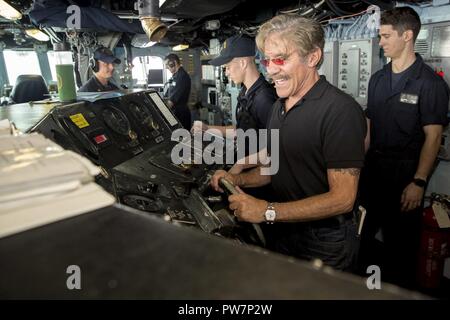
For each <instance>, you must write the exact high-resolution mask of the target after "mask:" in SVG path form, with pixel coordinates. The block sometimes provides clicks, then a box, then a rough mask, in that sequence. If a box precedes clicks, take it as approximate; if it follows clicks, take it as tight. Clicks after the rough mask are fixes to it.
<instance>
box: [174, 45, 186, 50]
mask: <svg viewBox="0 0 450 320" xmlns="http://www.w3.org/2000/svg"><path fill="white" fill-rule="evenodd" d="M188 48H189V45H188V44H179V45H176V46H175V47H173V48H172V50H173V51H183V50H186V49H188Z"/></svg>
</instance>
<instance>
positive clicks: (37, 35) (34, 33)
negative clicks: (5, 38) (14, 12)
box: [25, 29, 50, 42]
mask: <svg viewBox="0 0 450 320" xmlns="http://www.w3.org/2000/svg"><path fill="white" fill-rule="evenodd" d="M25 33H26V34H27V35H29V36H30V37H32V38H34V39H36V40H39V41H44V42H45V41H50V37H49V36H48V35H46V34H45V33H44V32H42V31H41V30H39V29H26V30H25Z"/></svg>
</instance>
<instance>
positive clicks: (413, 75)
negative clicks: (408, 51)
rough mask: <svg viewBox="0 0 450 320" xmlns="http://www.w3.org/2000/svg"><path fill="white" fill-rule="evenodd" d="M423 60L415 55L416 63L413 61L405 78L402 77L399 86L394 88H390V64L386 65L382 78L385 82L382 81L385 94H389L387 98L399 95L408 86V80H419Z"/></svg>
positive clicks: (418, 55)
mask: <svg viewBox="0 0 450 320" xmlns="http://www.w3.org/2000/svg"><path fill="white" fill-rule="evenodd" d="M423 65H424V63H423V59H422V57H421V56H420V54H418V53H416V61H414V63H413V64H412V65H411V66H410V67H409V68H408V69H406V70H405V71H406V72H407V73H406V77H404V78H403V79H401V80H400V81H401V83H400V84H399V85H397V86H396V87H395V88H391V83H392V62H389V63H388V64H387V65H385V66H384V68H383V69H382V70H383V76H385V77H386V78H387V79H386V80H385V81H383V83H384V86H387V87H385V89H386V90H387V91H386V92H390V94H389V95H388V98H390V97H393V96H396V95H397V94H399V93H401V92H402V91H403V90H404V89H405V87H406V85H407V84H408V81H409V80H416V79H419V77H420V75H421V73H422V69H423Z"/></svg>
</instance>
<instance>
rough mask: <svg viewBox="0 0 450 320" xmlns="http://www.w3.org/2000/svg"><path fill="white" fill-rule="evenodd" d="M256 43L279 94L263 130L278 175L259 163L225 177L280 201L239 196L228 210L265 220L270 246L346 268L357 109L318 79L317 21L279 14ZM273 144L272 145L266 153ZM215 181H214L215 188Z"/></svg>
mask: <svg viewBox="0 0 450 320" xmlns="http://www.w3.org/2000/svg"><path fill="white" fill-rule="evenodd" d="M256 42H257V45H258V47H259V48H260V50H261V51H262V52H263V53H264V55H265V59H263V60H262V62H263V63H264V64H265V65H266V66H267V72H268V74H269V76H270V77H271V78H272V79H273V80H274V82H275V88H276V91H277V94H278V96H279V97H280V99H279V100H278V101H277V102H276V103H275V105H274V107H273V112H272V115H271V117H270V120H269V125H268V128H269V129H271V130H274V129H277V130H279V135H280V141H279V170H278V172H276V173H275V174H273V175H263V174H264V172H263V171H262V170H263V169H265V168H263V167H262V166H260V167H257V168H255V169H253V170H252V171H250V172H248V173H241V174H239V175H232V174H229V173H228V174H225V173H224V174H223V175H222V176H223V177H225V178H227V179H229V180H230V181H231V182H232V183H234V184H235V185H237V186H244V187H255V186H261V185H265V184H268V183H271V184H272V187H273V189H274V190H275V195H276V197H277V200H278V202H275V203H268V202H267V201H265V200H260V199H256V198H254V197H251V196H249V195H248V194H245V193H242V192H241V193H240V194H238V195H232V196H230V197H229V201H230V208H231V209H232V210H234V214H235V215H236V216H237V217H238V219H240V220H244V221H248V222H252V223H262V222H266V223H269V225H268V226H267V227H270V228H265V229H267V230H265V232H266V233H265V235H266V237H267V240H268V242H269V247H270V248H272V249H274V250H276V251H278V252H281V253H284V254H288V255H293V256H296V257H299V258H303V259H313V258H318V259H321V260H322V261H323V262H324V263H325V264H327V265H330V266H332V267H334V268H337V269H342V270H351V269H352V268H353V267H354V262H355V258H356V253H357V250H358V238H357V230H356V221H355V219H354V218H353V211H354V206H355V199H356V194H357V188H358V180H359V171H360V168H361V167H362V166H363V162H364V137H365V134H366V124H365V121H364V115H363V112H362V110H361V107H360V106H359V105H358V104H357V103H356V102H355V100H353V99H352V98H351V97H350V96H348V95H347V94H345V93H343V92H342V91H340V90H339V89H337V88H335V87H333V86H332V85H330V84H329V83H328V82H327V81H326V79H325V78H324V77H320V76H319V74H318V72H317V69H318V67H319V66H320V64H321V62H322V59H323V46H324V31H323V29H322V27H321V26H320V24H319V23H318V22H317V21H314V20H311V19H306V18H302V17H299V16H293V15H279V16H276V17H274V18H272V19H271V20H269V21H268V22H266V23H265V24H263V25H262V26H261V28H260V31H259V33H258V35H257V37H256ZM275 147H276V146H274V145H269V153H270V152H271V150H272V149H273V150H276V148H275ZM274 159H276V157H272V161H273V160H274ZM219 178H220V176H215V177H214V178H213V180H212V186H213V187H214V188H215V189H216V190H219V186H218V180H219ZM238 190H240V189H239V188H238ZM240 191H241V190H240Z"/></svg>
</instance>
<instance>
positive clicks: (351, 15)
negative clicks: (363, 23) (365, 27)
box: [322, 9, 367, 23]
mask: <svg viewBox="0 0 450 320" xmlns="http://www.w3.org/2000/svg"><path fill="white" fill-rule="evenodd" d="M366 12H367V9H366V10H363V11H361V12H358V13H355V14H349V15H345V16H340V17H337V18H332V19H328V20H325V21H322V23H325V22H329V21H333V20H340V19H344V18H349V17H356V16H359V15H362V14H365V13H366Z"/></svg>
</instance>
